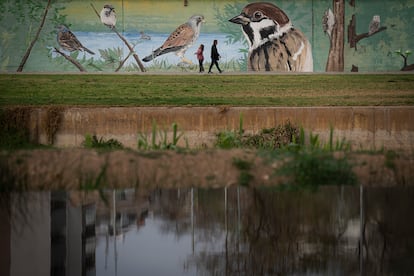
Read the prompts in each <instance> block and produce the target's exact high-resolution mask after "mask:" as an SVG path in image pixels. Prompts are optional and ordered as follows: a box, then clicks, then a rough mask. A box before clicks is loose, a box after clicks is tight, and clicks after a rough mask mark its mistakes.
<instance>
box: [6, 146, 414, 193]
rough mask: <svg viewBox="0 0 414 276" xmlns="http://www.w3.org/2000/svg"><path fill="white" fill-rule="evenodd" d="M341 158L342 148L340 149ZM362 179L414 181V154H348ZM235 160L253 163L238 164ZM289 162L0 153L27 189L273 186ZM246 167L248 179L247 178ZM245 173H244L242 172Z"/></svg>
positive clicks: (234, 153) (201, 155)
mask: <svg viewBox="0 0 414 276" xmlns="http://www.w3.org/2000/svg"><path fill="white" fill-rule="evenodd" d="M336 156H337V157H341V156H343V153H337V154H336ZM347 158H348V160H349V162H350V163H351V164H352V165H353V172H354V173H355V174H356V176H357V178H358V183H360V184H363V185H367V186H394V185H412V184H414V183H413V181H412V179H414V170H412V168H413V167H414V158H413V157H404V156H394V157H393V158H392V160H390V159H389V158H388V157H386V156H384V155H378V154H375V155H371V154H356V153H353V154H350V155H349V156H347ZM235 160H242V161H243V162H245V163H246V164H249V166H248V168H245V169H243V168H240V166H237V164H236V162H235ZM284 162H285V161H283V160H272V161H271V162H268V160H265V159H264V158H262V157H260V156H259V155H258V154H257V152H256V151H246V150H205V151H197V152H185V153H179V152H172V151H163V152H140V153H138V152H136V151H129V150H122V151H111V152H97V151H95V150H86V149H58V150H31V151H24V150H21V151H17V152H12V153H11V152H1V153H0V169H1V171H2V172H1V178H0V179H1V185H3V187H7V185H10V184H11V183H14V185H24V186H26V188H29V189H61V188H63V189H78V188H83V189H99V188H127V187H138V188H148V189H150V188H156V187H164V188H169V187H191V186H194V187H223V186H230V185H239V184H246V185H249V186H273V185H279V184H281V183H284V182H286V177H281V176H276V175H275V174H274V172H275V171H276V170H277V169H278V168H280V167H281V166H282V165H283V163H284ZM246 171H248V175H249V179H248V182H246V181H245V180H246V179H243V178H242V177H243V173H246ZM244 175H246V174H244Z"/></svg>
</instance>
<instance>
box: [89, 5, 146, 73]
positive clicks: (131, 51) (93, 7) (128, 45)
mask: <svg viewBox="0 0 414 276" xmlns="http://www.w3.org/2000/svg"><path fill="white" fill-rule="evenodd" d="M91 7H92V9H93V10H94V11H95V14H96V15H97V16H98V18H99V19H100V18H101V16H100V15H99V13H98V11H97V10H96V8H95V6H94V5H93V4H92V3H91ZM110 29H111V30H112V31H114V32H115V33H116V34H117V35H118V37H119V38H120V39H121V40H122V41H123V42H124V43H125V45H126V46H127V47H128V49H129V51H130V53H133V55H132V56H133V57H134V58H135V61H136V62H137V64H138V66H139V68H140V69H141V72H145V71H146V70H145V67H144V65H143V64H142V62H141V60H140V59H139V57H138V55H137V54H136V53H135V50H134V48H133V47H132V46H131V45H130V44H129V43H128V41H127V40H126V39H125V37H123V36H122V35H121V34H120V33H119V32H118V30H117V29H116V28H115V27H113V28H110ZM128 56H130V54H129V55H128ZM124 63H125V61H124ZM117 70H119V69H117Z"/></svg>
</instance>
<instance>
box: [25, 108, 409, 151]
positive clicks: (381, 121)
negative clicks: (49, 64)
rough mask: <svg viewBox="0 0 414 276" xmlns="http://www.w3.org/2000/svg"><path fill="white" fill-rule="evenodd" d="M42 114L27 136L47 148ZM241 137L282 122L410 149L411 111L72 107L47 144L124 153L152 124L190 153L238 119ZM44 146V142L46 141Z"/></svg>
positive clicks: (34, 116) (357, 144) (366, 143)
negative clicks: (102, 143) (120, 147)
mask: <svg viewBox="0 0 414 276" xmlns="http://www.w3.org/2000/svg"><path fill="white" fill-rule="evenodd" d="M46 113H47V110H45V109H42V108H35V109H32V111H31V114H30V132H31V137H32V139H34V140H36V141H39V142H41V143H45V144H46V143H47V142H48V135H47V132H46V130H45V127H44V123H42V122H44V118H45V116H46V115H47V114H46ZM241 117H242V120H243V129H244V130H245V131H246V132H250V133H251V132H258V131H260V130H261V129H263V128H271V127H275V126H277V125H280V124H284V123H285V122H286V121H287V120H289V121H290V122H291V123H293V124H296V125H298V126H301V127H303V128H304V130H305V132H306V133H307V135H308V133H309V132H312V133H313V134H319V137H320V138H321V140H322V141H327V140H328V139H329V130H330V127H331V126H332V127H333V129H334V138H335V140H337V139H342V138H345V139H346V140H347V141H349V142H351V144H352V146H353V149H359V148H363V149H381V148H385V149H402V150H411V151H412V150H413V148H414V107H411V106H408V107H407V106H403V107H274V108H272V107H222V106H221V107H93V108H86V107H73V108H65V109H62V110H61V111H60V119H59V125H58V128H57V131H56V133H55V134H54V139H53V141H54V142H53V143H54V145H55V146H58V147H73V146H81V145H82V142H83V141H84V138H85V135H86V134H95V135H97V136H98V138H100V137H103V138H105V139H109V138H114V139H117V140H118V141H120V142H121V143H123V144H124V145H125V146H127V147H131V148H136V147H137V140H138V137H139V135H140V134H145V133H146V134H148V137H150V136H151V129H152V126H153V122H155V123H156V125H157V130H158V131H157V132H158V133H159V131H161V130H167V131H168V134H169V135H171V131H172V128H171V125H172V123H174V122H175V123H177V125H178V130H179V132H182V133H184V137H185V139H184V138H181V139H180V144H181V145H185V143H186V142H185V141H187V142H188V145H189V146H191V147H202V146H211V145H212V144H213V142H214V140H215V134H216V133H218V132H219V131H223V130H238V129H239V124H240V118H241ZM49 140H50V139H49Z"/></svg>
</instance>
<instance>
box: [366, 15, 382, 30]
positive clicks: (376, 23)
mask: <svg viewBox="0 0 414 276" xmlns="http://www.w3.org/2000/svg"><path fill="white" fill-rule="evenodd" d="M380 21H381V19H380V16H379V15H374V16H373V17H372V20H371V22H370V23H369V28H368V35H372V34H373V33H375V32H377V31H378V30H379V27H380Z"/></svg>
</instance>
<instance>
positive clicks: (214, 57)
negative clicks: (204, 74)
mask: <svg viewBox="0 0 414 276" xmlns="http://www.w3.org/2000/svg"><path fill="white" fill-rule="evenodd" d="M217 43H218V41H217V39H214V41H213V45H212V46H211V64H210V68H209V69H208V73H209V74H211V73H212V72H211V68H212V67H213V65H216V67H217V69H218V70H219V72H220V73H222V72H223V71H222V70H221V69H220V67H219V65H218V60H219V59H220V54H219V53H218V51H217Z"/></svg>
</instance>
